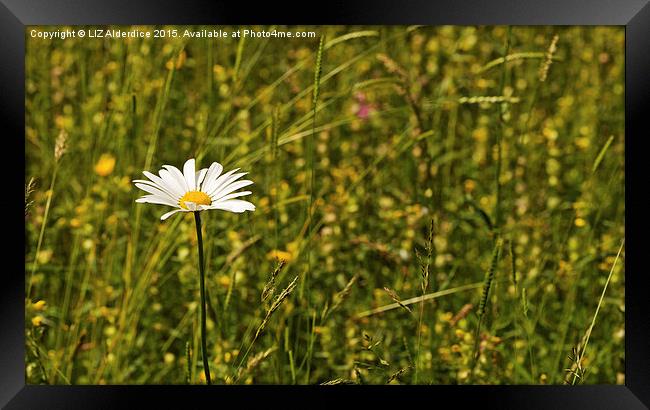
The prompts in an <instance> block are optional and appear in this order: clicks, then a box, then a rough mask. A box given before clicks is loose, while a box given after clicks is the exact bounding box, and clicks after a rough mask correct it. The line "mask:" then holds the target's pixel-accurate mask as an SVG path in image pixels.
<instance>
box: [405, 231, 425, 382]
mask: <svg viewBox="0 0 650 410" xmlns="http://www.w3.org/2000/svg"><path fill="white" fill-rule="evenodd" d="M425 251H426V253H427V254H426V259H425V260H422V258H421V257H420V255H419V254H418V252H417V250H416V256H417V259H418V261H419V263H420V275H421V278H420V289H421V290H422V297H423V298H424V295H426V293H427V290H428V289H429V268H430V266H431V254H432V253H433V218H431V223H430V225H429V235H428V237H427V242H426V246H425ZM400 303H401V302H400ZM423 317H424V303H420V315H419V319H418V349H417V353H416V355H415V375H414V383H415V384H417V383H418V374H419V373H418V368H419V367H420V346H421V345H422V318H423Z"/></svg>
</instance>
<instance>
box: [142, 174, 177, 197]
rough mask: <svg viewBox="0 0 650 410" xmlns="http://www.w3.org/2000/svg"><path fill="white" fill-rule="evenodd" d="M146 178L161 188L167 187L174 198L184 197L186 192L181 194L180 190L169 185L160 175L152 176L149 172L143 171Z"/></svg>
mask: <svg viewBox="0 0 650 410" xmlns="http://www.w3.org/2000/svg"><path fill="white" fill-rule="evenodd" d="M142 173H143V174H144V176H146V177H147V178H149V179H150V180H152V181H153V182H155V183H156V184H157V185H158V186H160V187H165V188H167V191H169V193H170V194H172V195H173V196H178V197H181V196H183V194H184V192H181V191H180V190H179V189H176V188H175V187H174V186H173V185H171V184H169V183H167V181H165V180H164V179H163V178H161V177H159V176H158V175H155V174H152V173H151V172H149V171H142Z"/></svg>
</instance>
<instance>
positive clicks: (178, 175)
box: [163, 165, 190, 192]
mask: <svg viewBox="0 0 650 410" xmlns="http://www.w3.org/2000/svg"><path fill="white" fill-rule="evenodd" d="M163 168H165V169H166V170H167V171H169V173H170V175H171V176H172V177H173V178H174V180H175V181H176V183H177V184H178V186H180V187H181V188H182V191H183V192H188V191H190V188H189V186H188V185H187V181H186V180H185V176H184V175H183V173H182V172H181V171H180V170H179V169H178V168H176V167H175V166H173V165H163Z"/></svg>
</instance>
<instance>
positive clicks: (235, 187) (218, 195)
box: [213, 179, 253, 201]
mask: <svg viewBox="0 0 650 410" xmlns="http://www.w3.org/2000/svg"><path fill="white" fill-rule="evenodd" d="M251 184H253V181H249V180H247V179H245V180H243V181H237V182H233V183H232V184H230V185H225V186H224V187H223V188H222V189H221V190H220V191H219V192H218V193H216V194H215V195H214V196H213V200H215V201H220V200H221V198H223V197H224V196H226V195H228V194H230V193H232V192H235V191H236V190H238V189H239V188H243V187H246V186H249V185H251Z"/></svg>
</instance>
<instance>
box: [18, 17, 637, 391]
mask: <svg viewBox="0 0 650 410" xmlns="http://www.w3.org/2000/svg"><path fill="white" fill-rule="evenodd" d="M35 28H36V29H37V30H41V31H43V30H52V29H57V28H58V29H64V28H65V27H35ZM77 28H79V27H77ZM154 28H161V27H140V29H143V30H144V29H147V30H153V29H154ZM166 28H169V29H174V28H177V29H179V30H183V29H184V27H166ZM212 28H214V27H209V29H212ZM272 28H273V27H264V29H268V30H270V29H272ZM30 29H31V28H30ZM124 29H128V27H125V28H124ZM191 29H193V30H195V29H200V28H197V27H194V28H191ZM222 29H226V30H235V29H236V28H234V27H229V28H222ZM257 29H262V27H258V28H257ZM277 29H279V30H291V31H294V32H295V31H314V32H315V33H316V37H315V38H301V39H280V38H266V39H251V38H247V39H241V40H240V39H236V38H226V39H183V38H158V39H123V40H119V39H91V38H84V39H79V38H71V39H66V40H60V39H59V40H57V39H55V40H51V41H50V40H42V39H38V38H31V37H30V36H29V34H28V33H29V29H28V32H27V33H26V42H27V50H26V51H27V53H26V84H25V86H26V101H25V104H26V140H25V150H26V161H27V167H26V170H25V178H26V179H25V182H26V183H27V182H28V181H29V179H30V178H32V177H33V178H35V180H36V185H35V190H34V192H32V193H31V194H30V195H29V199H27V198H26V208H27V202H28V201H33V203H32V204H31V205H30V206H29V209H28V210H27V211H26V216H25V230H26V243H25V262H26V265H25V274H26V290H28V292H29V294H28V297H27V298H26V305H25V309H26V322H25V336H26V358H25V360H26V369H27V373H26V374H27V376H26V377H27V382H28V383H51V384H63V383H73V384H115V383H178V384H183V383H187V382H190V383H201V382H202V379H201V377H202V374H201V372H202V367H201V359H200V349H199V344H198V333H199V332H198V311H199V309H198V308H197V307H198V300H199V298H198V292H199V290H198V269H197V250H196V249H197V248H196V232H195V231H194V225H193V218H192V217H191V215H187V214H180V215H175V216H174V217H172V218H171V219H169V220H167V221H165V222H161V221H160V220H159V217H160V215H161V214H162V213H164V212H165V211H166V207H163V206H154V205H144V204H136V203H135V202H134V200H135V199H136V198H137V197H138V196H140V195H141V194H142V192H141V191H139V190H138V189H136V188H135V187H134V186H133V184H132V183H131V180H133V179H138V178H142V175H141V172H142V170H149V171H153V172H157V171H158V170H159V169H160V168H161V166H162V165H163V164H172V165H175V166H178V167H180V166H182V164H183V162H184V161H185V160H186V159H187V158H190V157H197V161H198V165H199V166H201V167H207V166H208V165H209V164H210V163H211V162H212V161H218V162H220V163H222V164H223V165H224V166H225V168H226V169H231V168H233V167H241V168H242V169H243V170H244V171H248V172H249V175H248V176H247V177H248V178H250V179H252V180H253V181H255V185H253V186H252V188H253V189H252V190H253V194H252V195H251V196H250V197H248V198H247V199H249V200H250V201H252V202H253V203H254V204H256V206H257V210H256V211H255V212H253V213H246V214H231V213H227V212H209V213H205V212H204V213H203V220H204V225H205V227H204V238H205V241H206V243H205V244H206V256H207V288H208V293H209V298H210V308H209V317H208V348H209V357H210V363H211V364H210V365H211V373H212V377H213V380H215V381H216V382H217V383H298V384H303V383H323V382H327V381H334V382H335V383H348V382H353V383H373V384H375V383H387V382H390V383H434V384H462V383H470V382H471V383H481V384H512V383H525V384H529V383H533V384H537V383H542V384H551V383H562V382H563V381H565V380H566V379H567V372H566V371H565V369H566V368H572V366H574V367H573V368H574V369H575V362H574V363H573V364H572V361H571V360H570V359H569V358H567V356H568V355H570V354H571V351H572V348H574V347H579V346H580V344H581V342H584V339H583V338H584V336H585V334H586V333H587V330H588V328H589V325H590V323H591V322H592V319H593V317H594V314H595V312H596V308H597V306H598V305H599V299H600V296H601V293H602V292H603V288H604V286H605V283H606V280H607V278H608V275H609V273H610V271H612V276H611V281H610V283H609V286H608V288H607V290H606V293H605V296H604V298H603V299H602V304H601V308H600V311H599V313H598V316H597V318H596V321H595V325H594V327H593V331H592V333H591V337H590V339H589V344H588V347H587V349H586V351H584V352H583V353H584V354H583V357H582V361H581V362H580V365H581V367H582V368H584V369H586V374H585V375H584V379H579V380H577V381H578V382H584V383H618V384H621V383H624V368H625V362H624V312H625V305H624V269H623V266H624V252H622V253H621V257H620V258H619V260H618V261H617V264H616V266H614V264H615V256H616V254H617V251H618V249H619V247H621V246H622V242H621V241H622V239H623V237H624V233H625V229H624V227H625V219H624V211H625V202H624V194H625V191H624V99H623V98H624V52H623V50H624V48H623V46H624V29H623V28H621V27H512V28H508V27H504V26H497V27H453V26H444V27H405V26H404V27H401V26H395V27H378V26H373V27H351V26H350V27H344V26H335V27H324V26H314V27H290V28H287V27H277ZM555 35H557V36H558V39H557V43H556V50H551V53H549V48H550V45H551V43H552V41H553V37H554V36H555ZM321 36H324V37H325V41H324V49H323V54H322V76H321V78H320V84H319V95H318V99H317V103H316V106H315V107H314V105H313V94H314V77H315V75H314V74H315V69H316V67H315V63H316V52H317V49H318V42H319V38H320V37H321ZM506 52H507V53H508V55H509V57H508V58H506V63H505V64H503V60H498V59H499V58H502V57H503V56H504V54H505V53H506ZM551 54H552V55H551ZM549 57H550V58H549ZM544 67H546V73H545V74H544V73H543V71H544V70H545V68H544ZM542 79H544V81H542ZM491 97H496V98H491ZM314 112H315V113H316V115H315V119H314V118H313V113H314ZM274 116H275V118H276V120H275V121H274V120H273V118H274ZM610 137H611V138H610ZM57 139H58V140H59V142H61V141H62V140H63V139H65V140H66V145H65V151H64V153H63V155H62V156H59V157H58V158H57V156H55V154H54V152H55V145H56V143H57ZM274 140H277V144H274ZM608 141H610V142H609V143H608ZM276 145H277V147H276V148H274V146H276ZM60 152H61V151H59V153H60ZM599 154H600V155H599ZM113 160H115V162H114V164H113V163H112V161H113ZM312 172H313V186H312V183H311V181H312V178H311V177H312ZM497 174H498V179H497V177H496V176H497ZM55 175H56V178H55V179H54V182H53V178H54V176H55ZM48 198H49V199H50V201H51V202H50V204H49V206H48ZM309 203H312V204H313V218H312V219H311V220H310V219H309V217H308V216H309V214H310V212H309V208H308V205H309ZM46 210H47V216H46ZM432 219H433V227H434V228H433V241H432V246H431V250H432V254H431V263H430V267H429V272H430V273H429V281H428V286H427V288H426V293H427V294H432V293H434V294H435V293H436V292H442V295H439V296H438V297H435V298H432V299H428V300H427V301H426V302H424V303H417V302H416V303H409V304H408V305H406V306H408V307H409V309H411V311H412V312H411V313H409V312H408V311H407V310H406V309H405V308H401V307H399V305H395V306H392V307H391V308H390V309H388V310H386V311H383V312H378V313H377V312H372V309H376V308H380V307H382V306H387V305H391V304H393V300H392V299H391V296H390V295H389V292H387V291H385V290H384V287H386V288H389V289H390V290H392V291H393V292H395V293H396V295H397V297H399V298H401V299H402V300H403V301H404V303H407V300H408V299H410V298H416V297H418V296H421V294H422V286H421V285H422V275H421V266H420V264H419V262H418V259H417V258H416V254H415V249H417V250H418V251H419V253H420V254H421V255H426V250H425V247H426V245H427V239H428V235H429V227H430V224H431V220H432ZM42 227H44V229H43V237H42V244H41V248H40V250H39V251H38V254H37V243H38V238H39V234H40V233H41V229H42ZM310 232H311V234H312V236H311V237H310ZM497 236H498V237H500V238H501V239H502V240H503V244H504V246H503V248H502V250H501V253H500V256H499V259H498V260H497V263H496V270H495V272H494V280H493V282H492V283H491V288H490V293H489V295H488V300H487V305H486V308H485V315H484V317H483V320H482V325H481V331H480V337H481V341H480V343H479V344H478V346H479V348H480V358H479V360H478V363H476V366H475V368H474V369H473V371H472V357H473V352H474V348H475V341H476V340H475V337H476V336H475V328H476V326H477V321H478V318H477V314H476V312H477V309H478V305H479V301H480V299H481V293H482V287H483V285H484V284H483V279H484V277H485V273H486V270H487V269H488V268H489V265H490V262H491V259H492V253H493V248H494V244H495V239H496V238H497ZM310 238H311V240H310ZM510 244H512V247H510ZM510 249H512V251H513V252H512V253H511V252H510ZM274 256H280V257H282V258H284V259H286V260H287V264H286V265H285V268H284V269H283V270H282V271H281V272H280V274H279V276H278V278H277V290H276V292H275V293H276V294H278V293H279V292H280V290H281V289H284V288H285V287H286V286H287V285H288V283H289V282H290V281H291V280H292V279H293V278H294V277H295V276H299V279H298V286H297V287H296V289H295V290H294V291H293V292H292V294H291V295H290V296H289V297H288V298H287V299H286V300H284V301H283V303H282V305H281V306H280V307H279V309H278V310H277V311H276V312H274V314H273V315H272V316H271V318H270V321H269V324H268V325H267V326H266V327H265V329H264V331H263V333H262V334H261V335H260V337H259V338H258V339H257V340H256V341H255V343H254V344H252V345H251V342H252V340H253V335H254V333H255V330H256V328H257V326H258V325H259V324H260V322H261V320H262V319H263V318H264V316H265V312H266V306H265V304H264V303H262V301H261V299H260V295H261V293H262V290H263V288H264V286H265V284H266V282H267V280H268V279H269V275H270V273H271V272H272V271H273V268H274V266H275V260H274ZM424 259H425V261H424V263H425V264H426V257H424ZM35 261H36V264H35ZM513 265H514V266H515V272H514V274H513V272H512V266H513ZM612 269H613V270H612ZM32 272H33V274H32ZM355 276H356V280H355V281H354V282H353V283H352V284H351V285H350V286H348V289H347V292H343V293H341V291H342V290H343V289H344V288H345V287H346V284H348V282H349V281H350V279H352V278H353V277H355ZM514 279H516V285H515V281H514ZM524 288H525V297H524ZM434 296H436V295H434ZM421 309H422V310H421ZM369 311H370V312H369ZM420 315H422V316H421V320H420ZM186 346H187V347H188V349H187V350H188V351H187V352H186ZM247 351H248V354H245V353H246V352H247ZM187 353H189V354H187ZM188 358H189V363H188Z"/></svg>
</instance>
